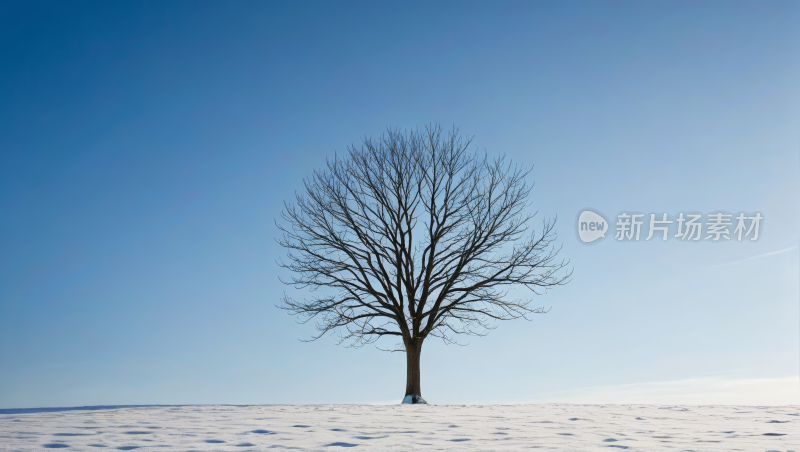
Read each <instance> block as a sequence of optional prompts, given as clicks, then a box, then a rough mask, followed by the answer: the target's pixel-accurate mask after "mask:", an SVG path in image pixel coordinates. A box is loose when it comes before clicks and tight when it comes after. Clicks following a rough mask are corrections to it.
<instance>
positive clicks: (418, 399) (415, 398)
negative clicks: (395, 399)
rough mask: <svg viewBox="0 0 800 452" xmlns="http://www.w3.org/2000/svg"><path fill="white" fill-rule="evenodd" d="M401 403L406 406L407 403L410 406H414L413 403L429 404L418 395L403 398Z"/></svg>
mask: <svg viewBox="0 0 800 452" xmlns="http://www.w3.org/2000/svg"><path fill="white" fill-rule="evenodd" d="M400 403H401V404H405V403H408V404H412V403H424V404H427V403H428V402H426V401H425V399H423V398H422V397H420V396H418V395H416V394H409V395H407V396H405V397H403V401H402V402H400Z"/></svg>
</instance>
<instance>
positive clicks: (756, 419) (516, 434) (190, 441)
mask: <svg viewBox="0 0 800 452" xmlns="http://www.w3.org/2000/svg"><path fill="white" fill-rule="evenodd" d="M349 448H355V449H353V450H411V449H414V450H435V449H436V450H441V449H448V450H503V451H506V450H517V449H531V448H539V449H552V450H570V451H578V450H579V451H591V450H598V451H605V452H608V451H609V450H612V449H624V450H628V451H654V450H670V451H684V450H694V451H731V450H743V451H762V452H763V451H782V452H786V451H796V452H800V407H798V406H785V407H763V406H762V407H751V406H658V405H568V404H536V405H473V406H453V405H451V406H437V405H423V404H417V405H389V406H385V405H384V406H374V405H300V406H296V405H266V406H151V407H116V408H108V407H102V408H93V409H92V408H89V409H87V408H80V409H44V410H36V409H30V410H0V450H13V451H32V450H44V449H64V450H66V451H71V450H72V451H90V450H91V451H102V450H106V451H112V450H136V451H137V452H140V451H156V450H158V451H170V450H180V451H186V450H195V451H245V450H266V449H295V450H316V451H334V450H342V449H349Z"/></svg>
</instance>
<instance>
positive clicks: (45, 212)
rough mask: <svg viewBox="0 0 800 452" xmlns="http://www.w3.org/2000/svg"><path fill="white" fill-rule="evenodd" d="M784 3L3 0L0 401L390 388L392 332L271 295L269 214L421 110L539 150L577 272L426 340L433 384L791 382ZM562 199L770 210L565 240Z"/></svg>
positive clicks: (566, 211) (543, 193) (262, 399)
mask: <svg viewBox="0 0 800 452" xmlns="http://www.w3.org/2000/svg"><path fill="white" fill-rule="evenodd" d="M798 23H800V3H798V2H788V1H767V2H736V1H717V2H715V1H706V2H689V1H677V2H633V1H631V2H617V1H604V2H585V3H579V2H463V1H459V2H433V3H427V2H421V3H412V2H364V3H354V2H319V3H307V2H286V3H277V2H157V1H153V2H145V1H138V2H133V1H130V2H50V3H42V2H36V1H25V2H22V1H20V2H0V61H2V64H0V408H12V407H34V406H75V405H99V404H183V403H232V404H251V403H252V404H255V403H369V402H376V401H387V400H397V401H399V400H400V398H401V397H402V395H403V390H404V387H405V360H404V357H403V356H402V355H400V354H389V353H383V352H380V351H377V350H375V349H374V348H371V347H367V348H363V349H359V350H354V349H346V348H342V347H337V346H336V345H335V343H334V341H333V340H331V339H322V340H320V341H317V342H314V343H302V342H300V341H298V339H299V338H307V337H309V335H310V334H311V333H312V328H311V327H310V326H309V325H297V324H296V323H295V322H294V320H293V318H291V317H289V316H288V315H286V314H285V313H284V312H283V311H280V310H278V309H276V308H275V304H276V303H278V300H279V297H280V296H281V295H282V294H283V291H284V290H289V291H291V290H293V289H291V288H288V287H285V286H283V285H281V284H280V283H279V281H278V276H279V275H280V274H282V270H281V269H279V267H277V265H276V263H275V261H276V259H278V258H279V257H280V256H281V255H282V253H283V251H282V250H281V249H280V248H279V247H278V246H277V245H276V243H275V242H274V238H275V237H276V236H277V235H278V231H277V228H276V227H275V225H274V220H275V219H277V218H278V217H279V214H280V210H281V208H282V201H283V200H285V199H292V198H293V196H294V192H295V190H298V189H300V188H301V187H302V178H303V177H306V176H308V175H310V174H311V172H312V171H313V170H314V169H315V168H320V167H321V166H323V165H324V162H325V158H326V157H327V156H331V155H333V153H334V152H335V151H339V152H341V151H343V150H345V149H346V147H347V145H348V144H350V143H354V142H357V141H358V140H359V138H360V137H362V136H364V135H372V136H377V135H379V134H380V133H381V132H382V131H383V130H385V128H386V127H387V126H391V127H399V128H411V127H416V126H422V125H424V124H426V123H429V122H432V121H438V122H439V123H441V124H444V125H457V126H460V127H461V130H462V131H463V132H464V133H466V134H469V135H474V137H475V138H474V143H475V145H476V148H479V149H481V150H483V149H486V151H487V152H488V153H490V154H499V153H505V154H507V155H508V156H510V157H511V158H513V159H514V160H515V161H519V162H521V163H525V164H529V165H535V167H534V170H533V172H532V174H531V180H532V181H534V182H535V183H536V186H535V190H534V198H533V199H534V205H535V208H536V209H537V210H538V211H539V214H540V215H544V216H548V217H552V216H558V219H559V220H558V221H559V222H558V231H559V234H560V243H561V244H563V251H562V253H563V255H564V256H565V257H567V258H569V259H571V262H572V266H573V267H574V269H575V274H574V280H573V282H572V283H571V284H570V285H568V286H567V287H563V288H559V289H556V290H554V291H552V292H550V293H548V294H547V295H545V296H543V297H541V298H540V300H537V303H538V304H540V305H541V306H545V307H552V309H551V310H550V312H549V313H548V314H546V315H543V316H537V317H535V318H534V319H533V321H531V322H525V321H515V322H507V323H503V324H501V325H500V326H499V328H498V329H497V330H495V331H493V332H492V333H491V334H490V335H489V336H487V337H484V338H475V339H469V340H468V342H469V346H467V347H455V346H449V347H448V346H445V345H442V344H441V343H437V342H435V341H433V340H432V341H429V342H428V343H426V345H425V348H424V349H423V358H422V360H423V361H422V366H423V368H422V378H423V380H422V387H423V395H424V396H425V397H426V398H428V399H430V400H431V401H433V402H436V403H479V402H480V403H499V402H509V401H519V400H535V399H537V398H541V397H542V394H546V393H551V392H557V391H570V390H575V389H579V388H585V387H592V386H598V385H611V386H614V385H617V386H619V385H630V384H637V383H647V382H663V381H667V382H669V381H682V380H686V379H703V378H722V379H726V378H727V379H778V378H788V377H793V378H797V377H798V368H799V367H800V362H798V355H800V349H799V346H798V344H799V339H800V338H799V336H798V323H799V321H800V312H799V311H798V300H799V299H800V293H799V291H798V279H799V278H798V275H799V274H800V268H799V267H798V251H797V248H796V247H797V245H798V242H800V234H799V233H798V232H799V231H800V228H799V226H800V218H799V217H798V189H800V187H799V186H798V185H799V181H800V177H799V176H800V158H798V154H799V152H800V27H798V26H797V24H798ZM584 207H592V208H594V209H597V210H599V211H601V212H603V213H605V214H606V215H607V216H609V217H613V216H614V215H616V213H618V212H620V211H624V210H628V211H641V212H668V213H670V214H677V213H678V212H682V211H700V212H710V211H714V210H726V211H730V212H739V211H746V212H752V211H759V212H762V214H763V215H764V217H765V221H764V223H763V225H762V238H761V239H760V240H759V241H757V242H753V243H735V242H728V243H707V242H704V243H699V244H687V243H680V242H677V241H668V242H666V243H661V242H646V243H645V242H640V243H615V242H613V241H611V240H606V241H604V242H601V243H598V244H597V245H595V246H584V245H581V244H579V243H578V241H577V240H576V238H575V233H574V224H573V223H574V219H575V216H576V214H577V213H578V212H579V211H580V210H581V209H582V208H584ZM793 247H795V248H794V249H790V250H788V251H785V252H782V253H778V254H771V255H766V254H768V253H773V252H776V251H781V250H786V249H788V248H793ZM765 255H766V256H765ZM759 256H760V257H759ZM751 258H752V259H751ZM745 259H747V260H745ZM742 260H745V261H744V262H739V261H742ZM295 295H297V294H295ZM299 295H302V294H299Z"/></svg>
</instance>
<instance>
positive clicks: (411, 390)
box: [405, 338, 422, 397]
mask: <svg viewBox="0 0 800 452" xmlns="http://www.w3.org/2000/svg"><path fill="white" fill-rule="evenodd" d="M405 345H406V395H417V396H420V397H422V386H420V370H419V357H420V354H421V353H422V339H419V338H415V339H409V340H408V341H406V344H405Z"/></svg>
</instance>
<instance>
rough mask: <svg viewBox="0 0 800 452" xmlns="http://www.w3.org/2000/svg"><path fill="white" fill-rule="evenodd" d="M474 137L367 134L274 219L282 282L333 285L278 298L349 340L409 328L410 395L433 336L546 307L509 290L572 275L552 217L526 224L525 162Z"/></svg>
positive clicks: (431, 130) (405, 335) (540, 286)
mask: <svg viewBox="0 0 800 452" xmlns="http://www.w3.org/2000/svg"><path fill="white" fill-rule="evenodd" d="M471 141H472V139H471V138H464V137H462V136H460V135H459V131H458V129H453V130H452V131H450V132H448V133H443V130H442V127H441V126H438V125H433V126H428V127H425V129H424V130H416V131H411V132H400V131H397V130H388V131H387V133H386V134H385V135H383V136H381V137H380V138H379V139H372V138H364V139H363V140H362V145H361V146H360V147H358V148H356V147H355V146H351V147H349V148H348V153H347V155H346V156H344V157H340V156H338V155H337V156H335V157H334V158H333V159H332V160H328V161H327V169H326V170H323V171H315V172H314V174H313V176H312V177H310V178H308V179H306V180H305V181H304V183H305V193H304V194H297V195H296V200H295V202H294V203H286V202H285V203H284V205H285V210H284V211H283V212H282V214H281V217H282V218H283V220H284V221H285V222H286V223H288V224H287V225H280V224H279V225H278V227H279V228H280V229H281V231H282V232H283V236H282V238H280V239H279V240H278V242H279V243H280V245H282V246H283V247H285V248H287V249H288V254H287V256H288V260H287V261H281V262H280V265H281V266H282V267H284V268H287V269H289V270H290V271H291V272H292V275H293V276H292V278H291V279H290V280H288V281H287V280H282V281H283V282H284V283H285V284H289V285H293V286H295V287H297V288H307V289H310V290H311V291H316V290H318V289H327V290H321V291H320V293H324V294H323V295H317V296H315V297H313V298H310V299H304V300H302V301H299V300H295V299H293V298H291V297H288V296H284V297H283V299H282V300H281V305H280V307H281V308H282V309H286V310H287V311H289V313H290V314H293V315H298V316H299V317H300V319H301V321H302V322H307V321H309V320H311V319H315V320H316V327H317V330H318V331H319V334H318V335H316V336H314V337H313V339H318V338H320V337H322V336H323V335H324V334H325V333H327V332H329V331H333V330H336V332H338V335H339V339H340V343H345V344H346V345H347V346H356V347H358V346H362V345H365V344H370V343H373V342H375V341H376V340H378V339H380V338H381V337H383V336H396V337H397V338H398V339H401V340H402V344H398V345H397V346H396V348H395V349H394V350H391V351H405V353H406V361H407V374H406V395H416V396H421V395H422V389H421V387H420V354H421V351H422V343H423V342H424V341H425V339H427V338H428V337H437V338H441V339H442V340H444V341H445V342H446V343H452V342H454V341H455V337H454V336H455V335H459V334H470V335H484V334H485V333H486V332H487V331H488V330H489V329H492V328H494V327H495V326H496V321H497V320H511V319H517V318H528V317H527V316H528V315H530V314H534V313H536V314H538V313H543V312H545V311H544V309H543V308H533V307H531V306H530V304H531V302H532V297H528V298H523V299H513V298H511V297H509V289H510V288H511V287H513V286H524V287H526V288H527V289H529V290H530V292H531V295H534V294H542V293H543V292H544V291H545V290H546V289H547V288H548V287H553V286H558V285H563V284H565V283H566V282H568V280H569V277H570V275H571V272H569V271H568V270H567V269H566V268H565V265H566V263H565V262H564V261H558V260H557V254H558V252H559V251H560V248H558V249H556V248H554V247H553V246H552V243H553V241H554V240H555V238H556V234H555V232H554V230H553V228H554V224H555V222H554V221H551V220H546V219H545V220H543V221H542V228H541V230H540V231H539V232H538V234H537V233H536V231H533V230H532V229H530V225H529V223H530V220H531V219H532V217H533V216H534V215H535V213H530V212H529V207H530V206H529V195H530V190H531V185H529V184H528V183H526V181H525V177H526V176H527V174H528V172H529V170H526V169H523V168H521V167H519V166H518V165H515V164H512V163H510V162H506V160H505V158H504V157H500V158H497V159H494V160H490V159H487V157H486V156H485V155H484V156H480V155H479V154H476V153H471V152H469V151H468V149H467V148H468V146H469V145H470V143H471Z"/></svg>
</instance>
